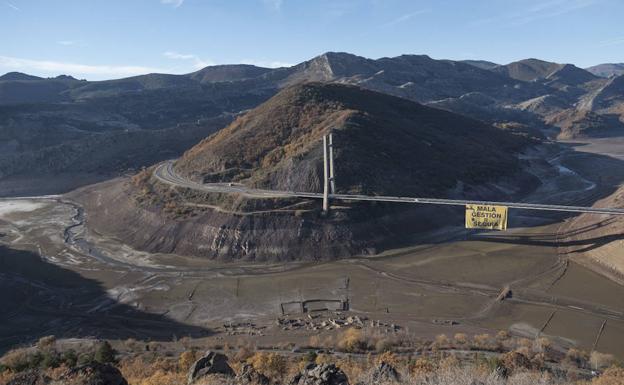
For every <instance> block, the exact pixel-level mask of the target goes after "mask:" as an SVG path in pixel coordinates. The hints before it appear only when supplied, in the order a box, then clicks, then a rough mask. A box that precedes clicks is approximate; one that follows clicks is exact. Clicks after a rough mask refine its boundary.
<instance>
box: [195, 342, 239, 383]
mask: <svg viewBox="0 0 624 385" xmlns="http://www.w3.org/2000/svg"><path fill="white" fill-rule="evenodd" d="M208 374H223V375H225V376H228V377H234V375H235V373H234V370H232V368H231V367H230V365H228V358H227V356H225V355H224V354H221V353H216V352H212V351H210V350H209V351H207V352H206V354H204V356H203V357H202V358H200V359H199V360H197V361H195V363H194V364H193V365H192V366H191V368H190V369H189V372H188V377H187V383H188V384H192V383H193V382H194V381H195V380H197V379H198V378H200V377H204V376H206V375H208Z"/></svg>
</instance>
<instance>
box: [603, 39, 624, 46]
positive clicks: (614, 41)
mask: <svg viewBox="0 0 624 385" xmlns="http://www.w3.org/2000/svg"><path fill="white" fill-rule="evenodd" d="M620 44H624V36H622V37H618V38H615V39H609V40H603V41H601V42H600V43H599V44H598V46H599V47H610V46H613V45H620Z"/></svg>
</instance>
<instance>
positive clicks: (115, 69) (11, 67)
mask: <svg viewBox="0 0 624 385" xmlns="http://www.w3.org/2000/svg"><path fill="white" fill-rule="evenodd" d="M9 71H20V72H34V73H37V74H44V75H48V76H50V75H52V76H54V75H59V74H66V75H72V76H75V77H81V78H82V77H86V78H98V79H101V78H115V77H124V76H133V75H142V74H147V73H151V72H167V70H165V69H161V68H153V67H143V66H132V65H122V66H119V65H89V64H78V63H68V62H57V61H52V60H32V59H24V58H17V57H11V56H0V72H9Z"/></svg>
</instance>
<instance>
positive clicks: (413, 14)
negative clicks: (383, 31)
mask: <svg viewBox="0 0 624 385" xmlns="http://www.w3.org/2000/svg"><path fill="white" fill-rule="evenodd" d="M427 12H429V10H428V9H421V10H419V11H415V12H410V13H406V14H404V15H401V16H399V17H397V18H396V19H392V20H390V21H388V22H386V23H383V24H382V25H381V27H392V26H395V25H397V24H401V23H404V22H406V21H408V20H410V19H413V18H414V17H416V16H419V15H422V14H424V13H427Z"/></svg>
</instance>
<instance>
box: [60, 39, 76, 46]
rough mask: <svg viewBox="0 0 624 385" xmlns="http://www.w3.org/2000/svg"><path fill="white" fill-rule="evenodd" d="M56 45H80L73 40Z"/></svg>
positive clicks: (62, 41)
mask: <svg viewBox="0 0 624 385" xmlns="http://www.w3.org/2000/svg"><path fill="white" fill-rule="evenodd" d="M56 44H58V45H64V46H70V45H76V44H78V43H76V42H75V41H73V40H59V41H57V42H56Z"/></svg>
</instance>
